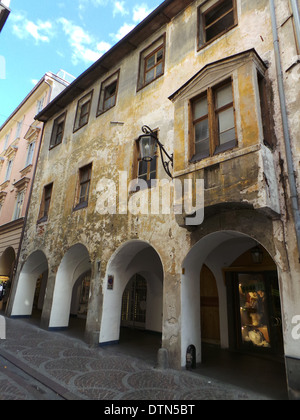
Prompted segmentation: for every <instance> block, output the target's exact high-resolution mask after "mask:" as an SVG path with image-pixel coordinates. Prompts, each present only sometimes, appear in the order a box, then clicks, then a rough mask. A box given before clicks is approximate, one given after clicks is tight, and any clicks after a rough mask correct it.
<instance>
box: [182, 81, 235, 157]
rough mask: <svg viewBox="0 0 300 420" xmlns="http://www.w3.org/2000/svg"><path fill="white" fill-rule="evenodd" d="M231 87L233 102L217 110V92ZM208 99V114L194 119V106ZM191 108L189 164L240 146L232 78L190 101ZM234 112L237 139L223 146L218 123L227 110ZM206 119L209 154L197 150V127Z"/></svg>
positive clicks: (211, 87)
mask: <svg viewBox="0 0 300 420" xmlns="http://www.w3.org/2000/svg"><path fill="white" fill-rule="evenodd" d="M229 84H230V85H231V89H232V102H228V103H227V104H225V105H224V106H221V107H219V108H217V106H216V92H217V91H218V90H220V89H221V88H222V87H225V86H227V85H229ZM205 96H206V97H207V107H208V114H207V115H203V116H202V117H201V118H198V119H194V104H195V103H196V102H198V101H199V100H200V99H201V98H202V97H205ZM189 108H190V118H189V120H190V123H189V124H190V141H189V162H190V163H196V162H199V161H201V160H203V159H206V158H210V157H212V156H215V155H218V154H220V153H223V152H226V151H228V150H232V149H234V148H235V147H237V146H238V136H237V124H236V111H235V103H234V89H233V80H232V77H230V78H227V79H225V80H223V81H222V82H220V83H217V84H216V85H213V86H210V87H208V88H207V89H206V90H205V91H204V92H202V93H201V94H200V95H197V96H196V97H194V98H192V99H190V102H189ZM231 108H232V110H233V116H234V130H235V139H234V140H231V141H228V142H226V143H224V144H223V145H221V144H220V130H219V123H218V115H219V114H220V113H221V112H223V111H226V110H227V109H231ZM205 118H207V119H208V130H209V137H208V141H209V153H204V154H201V153H197V154H196V150H195V145H196V141H195V125H196V124H197V123H199V122H200V121H201V120H204V119H205Z"/></svg>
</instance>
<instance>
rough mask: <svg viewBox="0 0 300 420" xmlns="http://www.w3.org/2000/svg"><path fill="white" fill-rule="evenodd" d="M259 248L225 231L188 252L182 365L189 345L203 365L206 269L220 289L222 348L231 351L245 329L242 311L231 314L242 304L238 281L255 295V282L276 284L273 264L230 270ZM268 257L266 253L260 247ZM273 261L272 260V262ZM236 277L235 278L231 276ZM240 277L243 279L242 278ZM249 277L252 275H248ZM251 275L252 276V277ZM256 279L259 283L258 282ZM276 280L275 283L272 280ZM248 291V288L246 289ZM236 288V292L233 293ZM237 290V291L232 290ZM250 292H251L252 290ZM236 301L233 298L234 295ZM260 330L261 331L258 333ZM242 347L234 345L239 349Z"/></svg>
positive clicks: (183, 294)
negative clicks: (203, 282) (202, 278)
mask: <svg viewBox="0 0 300 420" xmlns="http://www.w3.org/2000/svg"><path fill="white" fill-rule="evenodd" d="M257 245H258V243H257V241H256V240H254V239H253V238H251V237H250V236H249V235H246V234H244V233H241V232H237V231H232V230H227V231H226V230H224V231H219V232H213V233H210V234H208V235H206V236H204V237H203V238H202V239H200V240H199V241H198V242H197V243H196V244H195V245H194V246H193V248H192V249H191V250H190V251H189V253H188V254H187V256H186V258H185V259H184V261H183V273H184V274H183V275H182V289H181V302H182V311H181V315H182V326H184V328H183V327H182V330H181V340H182V341H181V349H182V351H181V364H182V366H185V363H186V349H187V348H188V347H189V346H190V345H194V346H195V348H196V359H197V363H199V362H201V360H202V354H201V348H202V334H201V328H200V319H201V303H200V302H201V300H200V295H201V293H200V281H199V279H200V272H201V270H202V269H203V267H204V266H206V267H208V269H209V271H210V273H211V274H212V276H213V277H214V279H215V281H216V285H217V295H218V304H219V324H220V346H221V348H229V347H232V345H233V344H232V343H233V340H234V338H232V337H233V336H234V334H236V335H238V334H239V333H240V331H241V328H242V327H243V325H242V324H241V320H240V319H238V318H239V309H240V308H239V307H238V308H236V310H235V312H234V313H233V312H232V311H231V308H230V307H231V306H233V305H234V304H237V305H238V304H241V301H239V299H238V285H239V283H238V281H240V285H241V282H243V281H244V282H248V283H249V284H250V285H251V287H252V288H253V292H254V293H256V289H255V286H254V283H255V281H256V280H257V282H260V283H259V284H261V283H262V282H264V284H267V286H266V287H267V288H268V290H269V286H268V283H265V281H268V279H270V281H272V282H273V281H275V283H276V280H277V284H278V277H277V269H276V265H275V263H274V262H273V260H271V261H272V266H268V267H262V266H260V265H256V264H254V263H252V266H248V267H244V268H243V267H237V266H236V267H234V268H233V267H231V266H232V264H233V263H234V262H235V261H237V260H238V258H239V257H240V256H241V255H243V254H245V253H246V252H247V251H250V250H251V249H253V248H254V247H256V246H257ZM261 248H262V249H263V250H264V252H265V253H267V251H266V250H265V249H264V248H263V247H261ZM270 259H271V258H270ZM231 273H233V274H231ZM239 273H241V275H239ZM247 273H249V274H247ZM251 273H252V274H251ZM266 273H270V274H266ZM255 279H256V280H255ZM271 279H273V280H271ZM243 287H244V288H245V287H246V286H245V285H243ZM234 288H237V289H234ZM233 289H234V290H233ZM249 290H250V289H249ZM232 294H234V295H235V297H233V295H232ZM233 323H235V328H236V331H234V332H233V330H232V329H233V326H232V324H233ZM256 330H258V329H256ZM239 344H240V343H235V344H234V345H235V346H236V348H238V345H239Z"/></svg>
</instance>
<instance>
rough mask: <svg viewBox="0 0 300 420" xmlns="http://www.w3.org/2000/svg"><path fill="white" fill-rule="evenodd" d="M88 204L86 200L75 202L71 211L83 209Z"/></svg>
mask: <svg viewBox="0 0 300 420" xmlns="http://www.w3.org/2000/svg"><path fill="white" fill-rule="evenodd" d="M87 206H88V201H83V202H82V203H78V204H76V206H75V207H74V208H73V211H77V210H81V209H85V208H86V207H87Z"/></svg>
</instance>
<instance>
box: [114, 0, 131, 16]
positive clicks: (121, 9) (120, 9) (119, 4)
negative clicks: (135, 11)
mask: <svg viewBox="0 0 300 420" xmlns="http://www.w3.org/2000/svg"><path fill="white" fill-rule="evenodd" d="M118 13H119V14H121V15H122V16H125V15H128V14H129V12H128V10H127V9H126V8H125V1H115V2H114V8H113V16H114V17H115V16H116V15H117V14H118Z"/></svg>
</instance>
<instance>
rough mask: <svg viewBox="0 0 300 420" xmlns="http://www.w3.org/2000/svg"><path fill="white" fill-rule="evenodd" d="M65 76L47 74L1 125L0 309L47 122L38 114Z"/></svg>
mask: <svg viewBox="0 0 300 420" xmlns="http://www.w3.org/2000/svg"><path fill="white" fill-rule="evenodd" d="M60 76H62V77H64V78H62V77H60ZM65 76H66V73H65V72H63V73H61V72H59V73H58V74H57V75H55V74H53V73H49V72H48V73H46V74H45V75H44V76H43V77H42V78H41V80H40V81H39V82H38V83H37V84H36V85H35V87H34V88H33V89H32V91H31V92H30V93H29V94H28V95H27V96H26V98H25V99H24V100H23V101H22V102H21V103H20V105H19V106H18V107H17V108H16V109H15V111H14V112H13V113H12V114H11V115H10V117H9V118H8V119H7V120H6V121H5V122H4V124H3V125H2V126H1V127H0V310H1V309H4V306H5V304H6V302H7V299H8V297H9V287H10V281H9V279H10V277H11V275H12V272H13V269H14V265H15V262H16V259H17V257H18V252H19V245H20V240H21V237H22V232H23V225H24V222H25V220H26V213H27V206H28V203H29V197H30V194H31V185H32V181H33V178H34V174H35V167H36V161H37V157H38V153H39V146H40V141H41V137H42V131H43V123H40V122H38V121H35V120H34V117H35V115H36V114H38V113H39V112H40V111H41V110H42V109H43V108H44V107H45V106H46V105H48V103H49V102H50V101H51V100H52V99H53V98H54V97H55V96H57V95H58V94H59V93H60V92H62V91H63V90H64V89H65V87H66V86H68V85H69V82H68V81H66V80H65ZM3 286H4V290H5V293H3V291H2V287H3Z"/></svg>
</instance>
